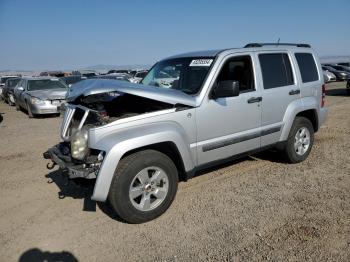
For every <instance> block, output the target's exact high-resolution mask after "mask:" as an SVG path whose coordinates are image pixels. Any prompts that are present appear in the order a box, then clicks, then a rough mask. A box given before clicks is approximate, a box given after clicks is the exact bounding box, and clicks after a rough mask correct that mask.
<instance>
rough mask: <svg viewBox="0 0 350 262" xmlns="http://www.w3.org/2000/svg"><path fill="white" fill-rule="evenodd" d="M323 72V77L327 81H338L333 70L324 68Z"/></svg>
mask: <svg viewBox="0 0 350 262" xmlns="http://www.w3.org/2000/svg"><path fill="white" fill-rule="evenodd" d="M322 72H323V78H324V82H325V83H329V82H332V81H337V77H336V76H335V75H334V74H333V73H332V72H329V71H326V70H322Z"/></svg>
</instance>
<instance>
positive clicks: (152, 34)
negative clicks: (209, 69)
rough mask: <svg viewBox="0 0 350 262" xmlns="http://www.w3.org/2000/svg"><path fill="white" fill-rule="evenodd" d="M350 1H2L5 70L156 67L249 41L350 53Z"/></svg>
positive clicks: (0, 46) (0, 40)
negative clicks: (188, 54) (173, 57)
mask: <svg viewBox="0 0 350 262" xmlns="http://www.w3.org/2000/svg"><path fill="white" fill-rule="evenodd" d="M349 10H350V0H333V1H319V0H308V1H307V0H294V1H293V0H290V1H286V0H275V1H273V0H260V1H259V0H249V1H248V0H245V1H234V0H232V1H229V0H227V1H225V0H215V1H210V0H197V1H195V0H187V1H186V0H176V1H175V0H173V1H168V0H153V1H152V0H148V1H146V0H145V1H141V0H132V1H117V0H115V1H108V0H100V1H97V0H96V1H93V0H85V1H84V0H59V1H54V0H52V1H48V0H46V1H43V0H0V70H6V69H10V70H55V69H57V70H59V69H60V70H62V69H75V68H82V67H88V66H92V65H99V64H104V65H132V64H147V65H152V64H153V63H155V62H156V61H158V60H159V59H162V58H165V57H167V56H171V55H174V54H178V53H183V52H189V51H195V50H206V49H220V48H229V47H241V46H244V45H245V44H247V43H249V42H276V41H277V40H278V39H279V38H280V42H303V43H309V44H311V45H312V47H313V48H314V49H315V50H316V52H317V53H318V54H319V55H320V56H330V55H350V31H349V25H350V22H349Z"/></svg>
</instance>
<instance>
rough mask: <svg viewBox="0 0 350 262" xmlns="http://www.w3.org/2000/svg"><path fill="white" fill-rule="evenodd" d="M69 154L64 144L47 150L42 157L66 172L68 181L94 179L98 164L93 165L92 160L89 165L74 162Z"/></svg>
mask: <svg viewBox="0 0 350 262" xmlns="http://www.w3.org/2000/svg"><path fill="white" fill-rule="evenodd" d="M69 152H70V150H69V148H68V147H67V145H66V144H65V143H60V144H58V145H56V146H54V147H52V148H50V149H49V150H47V151H46V152H45V153H44V154H43V156H44V158H45V159H48V160H51V161H52V162H53V163H54V165H58V166H59V167H60V169H62V170H64V171H67V173H68V177H69V178H70V179H74V178H85V179H94V178H96V174H97V172H98V170H99V164H98V163H94V162H93V160H94V159H90V162H89V163H82V162H75V161H74V160H73V159H72V157H71V156H70V154H69ZM48 168H49V167H48ZM49 169H50V168H49Z"/></svg>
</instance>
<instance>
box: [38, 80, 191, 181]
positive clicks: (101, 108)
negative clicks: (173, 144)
mask: <svg viewBox="0 0 350 262" xmlns="http://www.w3.org/2000/svg"><path fill="white" fill-rule="evenodd" d="M86 81H88V80H86ZM94 81H96V80H94ZM102 81H103V83H105V80H102ZM83 82H85V81H83ZM115 82H118V81H115ZM87 83H89V81H88V82H87ZM93 83H94V85H96V83H98V82H93ZM97 86H98V85H97ZM75 88H76V87H75ZM128 88H130V87H128ZM84 90H85V93H84ZM138 92H139V90H138ZM152 92H154V90H151V93H152ZM72 93H73V94H74V98H72V97H71V98H69V95H68V97H67V101H68V102H69V103H68V104H66V105H65V106H64V109H63V110H64V118H63V122H62V124H61V138H62V140H63V142H62V143H60V144H58V145H56V146H54V147H52V148H50V149H49V150H47V151H46V152H45V153H44V158H45V159H48V160H51V161H52V164H48V166H47V167H48V168H49V169H52V168H53V167H54V166H56V165H57V166H59V168H60V169H62V170H63V171H66V173H67V174H68V177H69V178H70V179H75V178H85V179H94V178H97V176H98V172H99V169H100V166H101V164H102V162H103V158H104V155H105V153H106V152H104V151H101V150H98V149H94V148H91V145H90V144H89V140H93V139H92V137H91V136H93V135H94V134H93V132H90V131H91V130H93V129H94V128H96V127H101V126H104V125H108V124H109V123H111V122H114V121H117V120H120V119H124V118H130V119H131V117H136V116H138V115H142V114H147V113H152V112H156V111H163V112H164V110H168V109H172V110H176V109H177V108H180V107H181V108H183V107H189V106H188V105H187V106H186V105H185V104H183V103H179V104H176V103H173V102H172V101H170V100H169V99H168V100H167V99H166V98H165V99H164V100H165V101H160V99H158V100H155V99H152V98H150V96H151V95H150V94H148V93H147V90H145V89H144V90H143V91H142V94H141V93H137V92H136V91H133V90H132V91H130V90H125V89H121V90H120V89H119V88H116V89H115V90H113V89H112V88H109V89H107V90H99V92H95V91H94V92H92V91H91V88H90V91H89V92H88V93H86V89H84V88H82V92H81V93H78V92H77V91H76V90H75V91H74V92H72ZM141 95H143V96H141ZM167 96H168V95H165V94H163V97H167ZM180 96H181V97H183V94H180ZM168 97H171V98H173V97H172V96H170V95H169V96H168ZM180 102H181V99H180ZM185 102H186V101H185ZM136 118H137V117H136ZM141 118H142V117H141ZM133 119H134V120H135V118H133Z"/></svg>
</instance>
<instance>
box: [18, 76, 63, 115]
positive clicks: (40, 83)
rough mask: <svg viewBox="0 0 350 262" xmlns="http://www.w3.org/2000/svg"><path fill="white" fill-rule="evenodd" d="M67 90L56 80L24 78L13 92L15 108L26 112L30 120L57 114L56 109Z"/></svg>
mask: <svg viewBox="0 0 350 262" xmlns="http://www.w3.org/2000/svg"><path fill="white" fill-rule="evenodd" d="M67 90H68V87H67V85H66V84H65V83H64V82H63V81H61V80H59V79H58V78H52V77H24V78H22V79H21V81H20V82H19V83H18V84H17V86H16V88H15V91H14V95H15V104H16V108H17V110H19V109H21V108H23V109H25V110H27V112H28V116H29V117H30V118H32V117H34V116H35V115H43V114H59V113H60V111H59V110H58V107H59V106H61V104H62V103H64V102H65V97H66V94H67Z"/></svg>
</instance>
